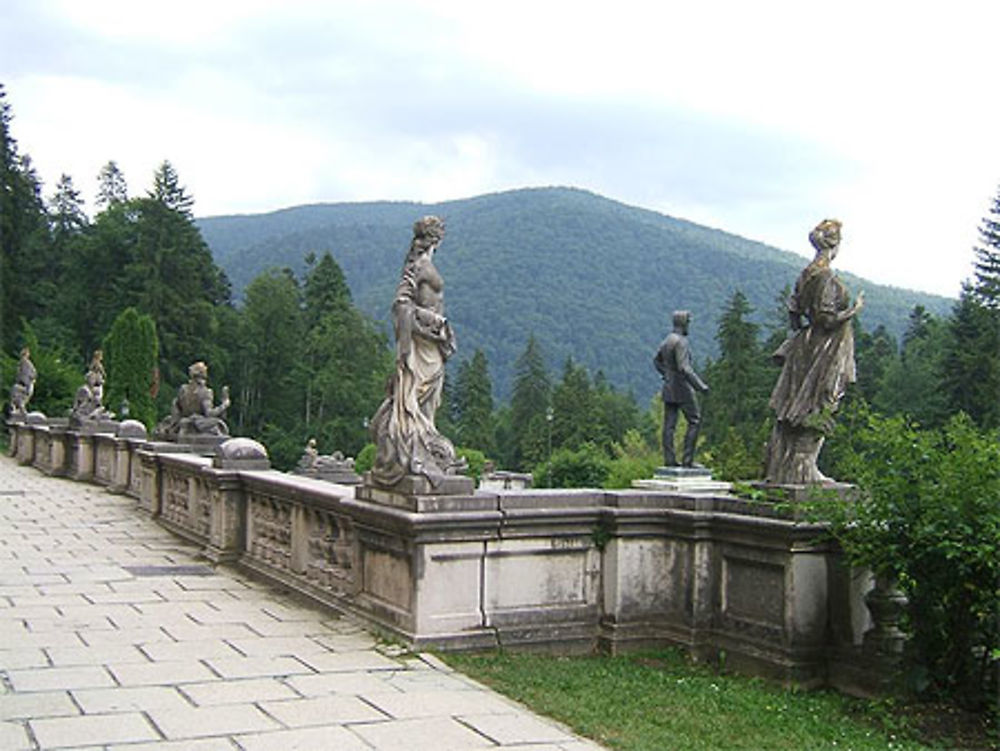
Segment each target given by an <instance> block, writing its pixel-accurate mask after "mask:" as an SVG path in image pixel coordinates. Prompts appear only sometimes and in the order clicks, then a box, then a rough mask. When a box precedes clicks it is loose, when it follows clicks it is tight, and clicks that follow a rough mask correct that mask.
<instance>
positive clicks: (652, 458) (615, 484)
mask: <svg viewBox="0 0 1000 751" xmlns="http://www.w3.org/2000/svg"><path fill="white" fill-rule="evenodd" d="M611 449H612V451H613V452H614V458H613V459H612V460H611V461H610V462H609V463H608V476H607V478H605V480H604V487H605V488H609V489H612V488H630V487H632V481H633V480H640V479H644V478H650V477H652V476H653V473H654V471H655V470H656V468H657V467H658V466H660V464H661V463H662V461H663V459H662V457H661V456H660V452H659V451H658V450H657V449H655V448H652V447H651V446H650V445H649V444H648V443H647V442H646V439H645V438H643V436H642V434H640V433H639V431H638V430H635V429H631V430H628V431H626V432H625V435H624V437H623V438H622V442H621V443H620V444H618V443H616V444H614V445H613V446H612V447H611Z"/></svg>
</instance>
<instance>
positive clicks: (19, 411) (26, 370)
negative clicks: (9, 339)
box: [10, 347, 38, 417]
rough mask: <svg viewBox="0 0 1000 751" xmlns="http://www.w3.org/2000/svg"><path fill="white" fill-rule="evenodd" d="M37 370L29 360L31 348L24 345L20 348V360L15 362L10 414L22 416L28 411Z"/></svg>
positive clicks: (33, 391)
mask: <svg viewBox="0 0 1000 751" xmlns="http://www.w3.org/2000/svg"><path fill="white" fill-rule="evenodd" d="M37 377H38V371H37V370H36V369H35V364H34V363H33V362H31V350H30V349H28V348H27V347H25V348H24V349H22V350H21V360H20V362H18V364H17V375H15V376H14V384H13V385H12V386H11V388H10V414H11V415H16V416H19V417H23V416H24V415H25V414H27V412H28V402H29V401H30V400H31V396H32V394H34V393H35V379H36V378H37Z"/></svg>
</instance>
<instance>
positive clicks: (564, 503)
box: [9, 423, 870, 686]
mask: <svg viewBox="0 0 1000 751" xmlns="http://www.w3.org/2000/svg"><path fill="white" fill-rule="evenodd" d="M9 427H10V432H11V454H12V455H13V456H16V457H17V458H18V460H19V461H20V462H22V463H26V464H27V463H32V464H35V466H37V467H39V469H41V470H42V471H47V472H51V473H53V474H60V473H65V474H68V475H70V476H71V477H74V478H79V479H85V480H87V481H89V482H99V483H102V484H106V485H108V487H109V490H111V491H112V492H114V491H118V492H125V493H127V494H129V495H130V496H132V497H135V498H136V500H137V502H138V505H139V506H140V508H142V509H143V510H144V511H146V512H147V513H149V514H151V515H152V516H153V517H155V518H157V519H158V520H159V522H160V523H161V524H163V525H164V526H166V527H167V528H169V529H170V530H172V531H174V532H175V533H177V534H178V535H181V536H183V537H185V538H186V539H188V540H190V541H192V542H195V543H196V544H198V545H201V546H203V547H204V549H205V555H206V556H207V557H208V558H209V559H211V560H213V561H216V562H226V563H232V564H235V565H238V566H241V567H244V568H247V569H250V570H252V571H254V572H256V573H257V574H258V575H260V576H262V577H264V578H266V579H268V580H271V581H273V582H276V583H280V584H282V585H284V586H287V587H290V588H292V589H295V590H297V591H299V592H301V593H302V594H304V595H306V596H308V597H311V598H313V599H314V600H316V601H319V602H321V603H325V604H326V605H329V606H330V607H332V608H335V609H336V610H338V611H340V612H343V613H349V614H353V615H354V616H357V617H359V618H362V619H363V620H365V621H366V622H368V623H369V624H371V625H372V626H374V627H376V628H378V629H380V630H382V631H384V632H386V633H388V634H391V635H393V636H394V637H397V638H400V639H403V640H405V641H406V642H408V643H410V644H412V645H413V646H414V647H416V648H418V649H423V648H428V647H433V648H439V649H475V648H483V647H489V646H495V645H503V646H506V647H516V648H532V649H547V650H558V651H561V652H566V651H577V652H584V651H590V650H593V649H595V648H603V649H607V650H610V651H618V650H624V649H633V648H637V647H645V646H658V645H666V644H676V645H682V646H684V647H686V648H688V649H689V650H691V651H692V652H693V653H694V654H696V655H698V656H700V657H702V658H704V659H708V660H722V659H724V660H725V662H726V664H727V666H730V667H735V668H738V669H743V670H746V671H748V672H752V673H756V674H764V675H768V676H772V677H776V678H778V679H780V680H783V681H785V682H789V683H796V684H799V685H806V686H819V685H827V684H830V683H833V684H838V685H839V684H841V683H850V682H851V681H854V680H855V679H856V678H857V677H858V676H859V675H860V676H863V674H864V670H863V669H861V668H859V669H858V670H854V671H853V672H852V671H850V670H845V669H844V666H845V665H850V664H852V661H853V662H855V663H857V664H859V665H861V664H862V663H863V658H864V655H863V653H862V650H861V646H860V645H861V643H862V636H863V633H864V631H865V630H866V629H867V628H868V627H869V626H870V621H869V620H868V615H867V610H866V609H865V607H864V604H863V601H862V597H861V596H862V594H864V587H862V586H858V583H857V579H856V577H852V576H851V574H850V572H848V571H847V570H845V569H844V568H843V567H842V566H841V564H840V559H839V555H838V553H837V551H836V549H835V548H834V547H833V546H832V544H831V543H830V542H829V540H828V539H827V538H826V537H825V535H824V531H825V530H824V528H822V527H820V526H816V525H813V524H807V523H802V522H798V521H796V520H794V519H793V518H789V516H787V515H782V514H780V513H778V512H777V511H776V509H775V508H774V507H773V506H771V505H768V504H750V503H748V502H746V501H742V500H739V499H736V498H733V497H730V496H687V495H683V494H678V493H668V492H657V491H648V490H623V491H599V490H489V491H477V492H476V493H474V494H472V495H468V496H458V497H456V496H428V497H421V498H417V499H416V501H415V506H414V507H415V508H418V509H420V510H411V509H410V508H401V507H398V506H394V505H391V504H389V503H385V502H378V501H377V500H372V499H371V497H373V496H372V494H370V493H369V494H367V495H368V496H369V499H366V498H365V496H366V493H365V492H364V489H363V488H360V489H356V488H355V487H353V486H345V485H337V484H333V483H329V482H323V481H320V480H314V479H311V478H306V477H301V476H296V475H290V474H285V473H282V472H277V471H273V470H269V469H268V470H265V469H241V468H239V467H236V468H234V467H232V466H225V462H220V461H219V459H214V460H213V459H210V458H207V457H204V456H198V455H195V454H192V453H185V452H184V451H183V449H182V447H177V446H171V445H164V444H157V443H153V442H149V441H143V440H138V439H129V440H123V439H119V438H115V437H114V436H100V437H97V438H95V437H94V436H87V435H80V434H76V433H74V432H73V431H72V430H68V431H66V430H62V429H60V430H58V431H53V430H51V429H50V428H49V426H46V425H38V424H34V425H32V424H27V423H12V424H9ZM237 440H245V439H237ZM54 441H62V442H63V444H62V446H63V452H62V454H61V455H63V456H65V457H67V460H66V462H65V465H64V466H63V467H62V468H61V469H60V468H57V467H53V466H52V465H53V462H52V459H51V457H53V456H55V455H56V454H57V453H58V452H56V451H54V450H53V448H52V446H53V442H54ZM95 443H96V444H97V447H98V448H97V451H96V452H95V451H94V444H95ZM105 444H107V447H108V448H105ZM36 452H42V453H45V452H47V455H48V457H49V458H48V459H43V460H41V461H36V456H35V453H36ZM95 456H96V457H103V458H102V459H96V458H95ZM80 461H88V462H90V464H89V465H88V466H78V462H80ZM123 462H124V463H127V467H123V466H121V464H122V463H123ZM95 464H96V465H97V466H96V467H95ZM845 676H847V677H845Z"/></svg>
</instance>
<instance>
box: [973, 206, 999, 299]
mask: <svg viewBox="0 0 1000 751" xmlns="http://www.w3.org/2000/svg"><path fill="white" fill-rule="evenodd" d="M979 240H980V243H981V244H980V245H978V246H976V247H975V248H974V252H975V254H976V260H975V269H976V275H975V276H976V281H975V285H974V286H973V294H974V296H975V299H976V301H977V302H978V303H979V304H980V305H982V306H984V307H986V308H989V309H991V310H994V311H1000V191H998V193H997V195H996V197H994V199H993V204H992V206H991V207H990V212H989V214H988V215H987V216H985V217H984V218H983V223H982V224H981V225H980V226H979Z"/></svg>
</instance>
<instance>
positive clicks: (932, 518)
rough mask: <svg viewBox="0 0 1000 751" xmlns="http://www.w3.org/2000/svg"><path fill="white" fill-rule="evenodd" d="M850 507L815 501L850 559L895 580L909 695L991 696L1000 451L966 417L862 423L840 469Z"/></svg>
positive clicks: (974, 700)
mask: <svg viewBox="0 0 1000 751" xmlns="http://www.w3.org/2000/svg"><path fill="white" fill-rule="evenodd" d="M839 464H840V467H841V468H842V469H843V471H844V472H845V473H846V474H845V477H844V478H843V479H849V480H852V481H854V482H856V483H857V484H858V485H859V486H860V488H861V489H862V498H861V499H860V500H859V501H858V502H856V503H854V504H850V503H829V502H827V503H819V504H815V508H817V509H823V510H822V511H820V512H819V513H821V514H822V515H823V516H824V517H825V518H827V519H828V520H830V521H831V522H832V524H833V529H834V532H835V534H836V536H837V538H838V539H839V540H840V542H841V544H842V546H843V549H844V552H845V554H846V555H847V557H848V559H849V560H850V561H851V563H853V564H855V565H860V566H867V567H870V568H871V569H872V570H873V571H875V572H877V573H883V574H888V575H891V576H895V577H897V578H898V580H899V583H900V585H901V586H902V588H903V589H904V591H905V592H906V594H907V596H908V598H909V601H910V604H909V608H908V621H909V622H908V630H909V632H910V636H911V639H910V643H909V645H908V660H909V662H910V667H911V669H912V672H911V673H910V675H911V676H912V678H913V679H914V687H915V688H916V689H917V690H919V691H922V692H924V693H929V694H931V695H937V696H943V697H947V698H949V699H951V700H954V701H958V702H960V703H962V704H965V705H967V706H969V705H971V706H980V707H981V706H983V705H984V703H985V702H986V701H987V700H988V697H989V696H990V695H991V694H992V695H993V696H995V692H996V690H997V686H996V683H997V678H996V668H997V658H996V654H995V651H994V650H996V648H997V647H998V646H1000V639H998V637H1000V620H998V617H997V614H998V613H1000V586H998V583H1000V443H998V440H997V436H996V435H991V434H986V433H981V432H979V431H978V430H977V429H976V427H975V426H974V424H973V423H972V421H971V420H970V419H969V418H968V417H966V416H965V415H964V414H960V415H957V416H955V417H953V418H952V419H951V420H950V421H949V422H948V423H947V424H946V425H945V426H944V427H943V428H941V429H939V430H921V429H919V428H917V427H915V426H914V425H913V424H912V423H910V422H908V421H907V420H905V419H904V418H901V417H893V418H883V417H878V416H872V415H869V416H868V417H867V419H866V425H865V426H864V427H863V428H862V429H861V430H860V432H859V433H858V435H857V436H856V437H855V445H854V447H853V448H852V449H851V450H850V451H849V452H848V453H847V454H846V455H845V456H844V457H842V460H841V462H840V463H839Z"/></svg>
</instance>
